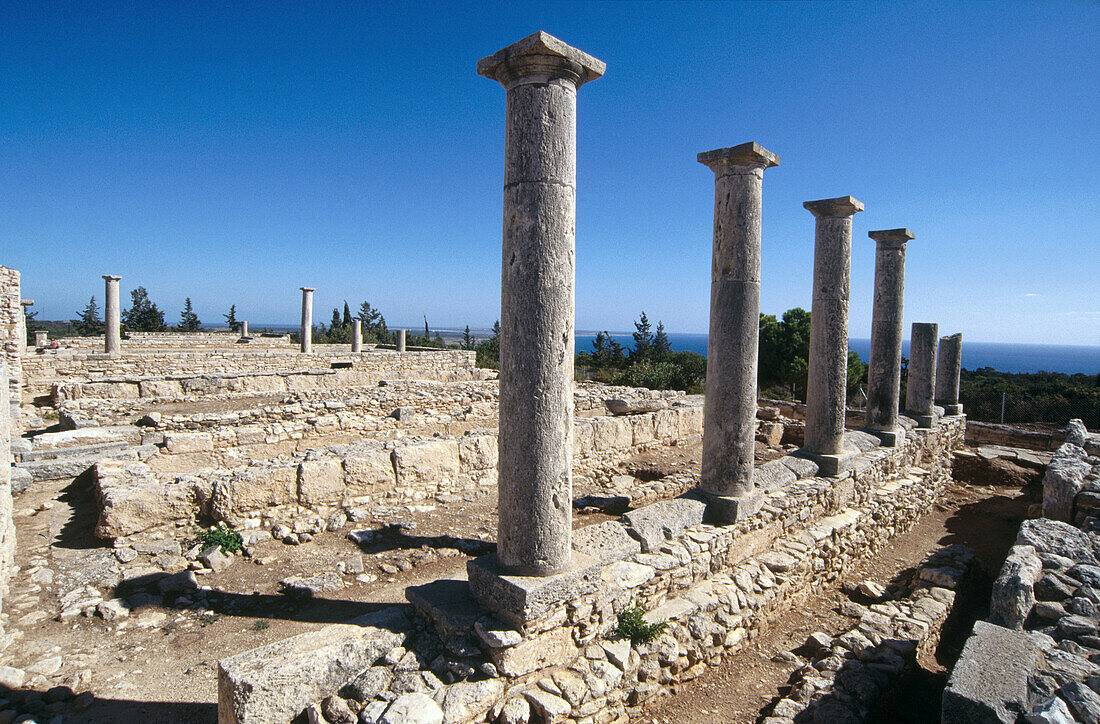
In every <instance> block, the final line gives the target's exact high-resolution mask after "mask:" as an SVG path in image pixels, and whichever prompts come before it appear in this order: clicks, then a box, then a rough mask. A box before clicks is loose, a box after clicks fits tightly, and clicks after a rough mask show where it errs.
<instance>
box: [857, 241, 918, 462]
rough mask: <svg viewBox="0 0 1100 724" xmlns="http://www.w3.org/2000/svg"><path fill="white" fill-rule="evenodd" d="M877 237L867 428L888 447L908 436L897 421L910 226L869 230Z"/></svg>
mask: <svg viewBox="0 0 1100 724" xmlns="http://www.w3.org/2000/svg"><path fill="white" fill-rule="evenodd" d="M867 236H869V237H871V238H872V239H874V240H875V244H876V248H875V303H874V308H873V310H872V312H871V356H870V359H869V360H868V361H867V417H866V428H867V430H868V431H869V432H872V433H874V434H875V435H876V436H878V438H879V439H880V440H882V444H883V445H884V446H886V447H897V446H898V445H900V444H901V443H902V441H904V440H905V429H904V428H902V427H900V426H899V425H898V404H899V403H900V401H901V341H902V308H903V306H904V298H905V245H906V244H907V243H908V242H909V241H911V240H912V239H913V238H914V235H913V232H911V231H909V229H884V230H882V231H869V232H867Z"/></svg>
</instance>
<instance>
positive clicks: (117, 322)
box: [103, 274, 122, 354]
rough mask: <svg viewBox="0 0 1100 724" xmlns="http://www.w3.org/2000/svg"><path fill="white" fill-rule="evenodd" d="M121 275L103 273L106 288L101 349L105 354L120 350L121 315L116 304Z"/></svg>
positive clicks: (117, 352) (118, 352)
mask: <svg viewBox="0 0 1100 724" xmlns="http://www.w3.org/2000/svg"><path fill="white" fill-rule="evenodd" d="M121 278H122V277H116V276H112V275H110V274H104V275H103V280H104V281H105V282H106V285H107V286H106V290H105V291H104V293H103V323H104V325H105V327H104V332H103V351H104V352H106V353H107V354H120V353H121V352H122V329H121V316H120V312H119V306H118V280H119V279H121Z"/></svg>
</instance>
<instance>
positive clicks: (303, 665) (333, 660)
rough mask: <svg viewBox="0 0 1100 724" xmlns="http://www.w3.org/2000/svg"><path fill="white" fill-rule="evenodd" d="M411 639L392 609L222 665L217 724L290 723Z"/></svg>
mask: <svg viewBox="0 0 1100 724" xmlns="http://www.w3.org/2000/svg"><path fill="white" fill-rule="evenodd" d="M407 633H408V620H407V619H406V618H405V616H404V615H403V614H402V613H401V611H400V610H399V609H396V608H388V609H384V610H382V611H378V612H376V613H372V614H368V615H366V616H362V617H360V618H358V619H355V620H353V621H351V622H350V623H347V624H334V625H331V626H326V627H324V628H322V629H320V630H318V631H310V632H307V633H304V634H299V635H297V636H294V637H292V638H289V639H284V640H282V641H276V642H275V643H272V644H268V645H266V646H261V647H259V648H256V649H252V650H250V651H245V652H244V653H241V654H237V655H236V656H232V657H230V658H228V659H223V660H222V661H219V662H218V722H219V723H220V724H253V723H256V724H258V723H260V722H275V721H280V722H281V721H290V720H292V719H294V718H295V717H296V716H298V715H299V714H300V713H301V712H302V710H303V709H305V708H306V706H308V705H309V704H310V703H311V702H315V701H318V700H320V699H323V698H324V697H326V696H328V695H330V694H331V693H332V692H334V691H339V690H340V689H341V688H343V687H344V686H345V685H347V684H348V683H350V682H351V681H352V680H353V679H355V677H356V676H358V675H359V674H360V673H361V672H363V671H365V670H366V669H367V668H368V667H370V666H371V665H372V664H374V662H375V661H377V660H378V659H379V658H380V657H382V656H383V655H384V654H385V653H386V652H388V651H389V650H390V649H392V648H394V647H396V646H400V645H401V644H403V643H404V642H405V637H406V635H407Z"/></svg>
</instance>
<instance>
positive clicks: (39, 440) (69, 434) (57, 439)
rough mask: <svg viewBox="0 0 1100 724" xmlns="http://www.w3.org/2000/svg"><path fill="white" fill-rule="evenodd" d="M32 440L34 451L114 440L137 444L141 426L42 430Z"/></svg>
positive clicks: (139, 441)
mask: <svg viewBox="0 0 1100 724" xmlns="http://www.w3.org/2000/svg"><path fill="white" fill-rule="evenodd" d="M33 442H34V450H35V451H40V450H63V449H66V448H79V447H88V446H90V445H103V444H106V443H115V442H122V443H126V444H129V445H138V444H140V443H141V428H139V427H136V426H134V425H107V426H103V427H84V428H78V429H76V430H65V431H63V432H44V433H42V434H40V435H35V436H34V438H33Z"/></svg>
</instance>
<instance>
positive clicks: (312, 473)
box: [298, 458, 345, 507]
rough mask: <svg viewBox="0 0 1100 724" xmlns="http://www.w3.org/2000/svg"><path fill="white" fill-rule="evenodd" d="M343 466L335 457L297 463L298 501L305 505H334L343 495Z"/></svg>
mask: <svg viewBox="0 0 1100 724" xmlns="http://www.w3.org/2000/svg"><path fill="white" fill-rule="evenodd" d="M344 489H345V485H344V466H343V464H342V463H341V462H340V461H339V460H337V459H333V458H330V459H323V460H306V461H304V462H302V463H299V464H298V502H299V503H301V504H302V505H305V506H307V507H317V506H320V505H336V504H338V503H339V502H340V500H341V499H342V498H343V497H344Z"/></svg>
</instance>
